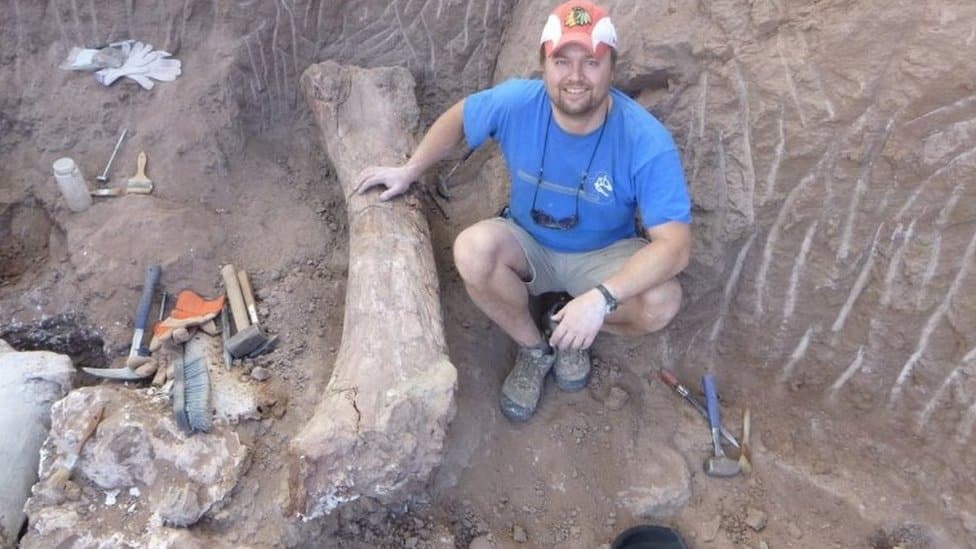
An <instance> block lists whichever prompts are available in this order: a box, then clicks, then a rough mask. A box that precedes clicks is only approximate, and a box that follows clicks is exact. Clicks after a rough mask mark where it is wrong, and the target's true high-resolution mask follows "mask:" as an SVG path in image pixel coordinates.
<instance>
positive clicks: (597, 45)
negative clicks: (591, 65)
mask: <svg viewBox="0 0 976 549" xmlns="http://www.w3.org/2000/svg"><path fill="white" fill-rule="evenodd" d="M540 43H541V44H542V45H543V46H544V47H545V49H546V57H549V56H551V55H552V54H553V52H555V51H556V50H558V49H559V48H561V47H563V46H565V45H566V44H569V43H576V44H580V45H583V46H586V47H587V48H589V49H590V51H592V52H593V55H594V56H595V57H597V58H601V57H603V56H604V55H606V53H607V52H608V51H610V48H614V49H616V48H617V31H616V29H614V27H613V23H612V22H611V21H610V15H609V14H608V13H607V11H606V10H605V9H603V8H601V7H600V6H597V5H596V4H594V3H593V2H589V1H588V0H570V1H569V2H566V3H564V4H560V5H559V6H558V7H556V9H554V10H552V13H550V14H549V19H548V20H547V21H546V26H545V27H544V28H543V29H542V40H541V41H540Z"/></svg>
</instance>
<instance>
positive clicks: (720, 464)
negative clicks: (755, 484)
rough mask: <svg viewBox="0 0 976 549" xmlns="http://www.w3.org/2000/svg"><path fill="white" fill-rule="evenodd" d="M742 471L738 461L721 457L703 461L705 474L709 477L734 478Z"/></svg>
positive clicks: (712, 457)
mask: <svg viewBox="0 0 976 549" xmlns="http://www.w3.org/2000/svg"><path fill="white" fill-rule="evenodd" d="M741 471H742V468H741V467H740V466H739V462H738V460H734V459H732V458H729V457H725V456H724V455H723V456H711V457H709V458H708V459H706V460H705V474H706V475H708V476H710V477H734V476H736V475H738V474H739V473H740V472H741Z"/></svg>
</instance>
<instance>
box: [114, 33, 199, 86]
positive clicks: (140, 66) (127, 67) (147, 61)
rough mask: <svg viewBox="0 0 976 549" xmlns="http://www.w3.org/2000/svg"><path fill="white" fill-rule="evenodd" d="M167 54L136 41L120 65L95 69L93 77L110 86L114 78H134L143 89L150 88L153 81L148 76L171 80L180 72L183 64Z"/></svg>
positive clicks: (160, 79) (165, 80)
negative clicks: (114, 67) (115, 67)
mask: <svg viewBox="0 0 976 549" xmlns="http://www.w3.org/2000/svg"><path fill="white" fill-rule="evenodd" d="M169 56H170V54H169V52H165V51H162V50H156V51H153V49H152V46H151V45H149V44H144V43H142V42H136V43H135V44H133V45H132V49H131V50H130V51H129V55H128V57H126V59H125V62H124V63H122V66H121V67H119V68H117V69H111V68H109V69H102V70H100V71H97V72H96V73H95V79H96V80H98V81H99V82H100V83H101V84H102V85H105V86H111V85H112V83H114V82H115V81H116V80H118V79H119V78H122V77H123V76H125V77H127V78H131V79H132V80H135V81H136V82H137V83H138V84H139V85H140V86H142V87H143V88H144V89H147V90H151V89H152V88H153V85H154V84H155V83H154V82H153V81H152V80H150V78H152V79H155V80H159V81H162V82H172V81H173V80H176V77H177V76H179V75H180V74H182V72H183V70H182V65H183V64H182V63H181V62H180V60H179V59H167V57H169Z"/></svg>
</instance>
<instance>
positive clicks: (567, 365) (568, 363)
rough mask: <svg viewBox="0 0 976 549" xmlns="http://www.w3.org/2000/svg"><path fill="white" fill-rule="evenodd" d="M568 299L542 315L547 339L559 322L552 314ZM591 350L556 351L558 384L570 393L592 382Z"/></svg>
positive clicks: (555, 304)
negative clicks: (553, 318) (554, 319)
mask: <svg viewBox="0 0 976 549" xmlns="http://www.w3.org/2000/svg"><path fill="white" fill-rule="evenodd" d="M566 303H567V301H566V300H560V301H557V302H556V303H553V304H552V305H551V306H550V307H549V309H548V310H547V311H546V312H545V313H544V314H543V315H542V319H541V320H542V325H543V330H542V333H543V337H545V338H546V339H547V340H548V339H549V337H551V336H552V332H553V330H555V329H556V325H557V324H558V322H555V321H553V320H552V315H554V314H556V313H557V312H558V311H559V309H562V308H563V305H565V304H566ZM590 370H591V367H590V350H589V349H583V350H580V351H556V365H555V367H554V368H553V374H554V377H555V378H556V386H557V387H559V388H560V389H562V390H563V391H566V392H568V393H574V392H576V391H580V390H582V389H583V388H584V387H586V384H587V383H589V382H590Z"/></svg>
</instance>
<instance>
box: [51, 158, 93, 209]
mask: <svg viewBox="0 0 976 549" xmlns="http://www.w3.org/2000/svg"><path fill="white" fill-rule="evenodd" d="M54 179H56V180H57V182H58V188H59V189H61V195H62V196H64V201H65V202H67V203H68V208H70V209H71V211H73V212H83V211H85V210H87V209H88V207H89V206H91V204H92V197H91V194H90V193H89V192H88V184H86V183H85V178H84V177H82V175H81V170H79V169H78V165H77V164H75V161H74V160H72V159H70V158H59V159H57V160H55V161H54Z"/></svg>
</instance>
